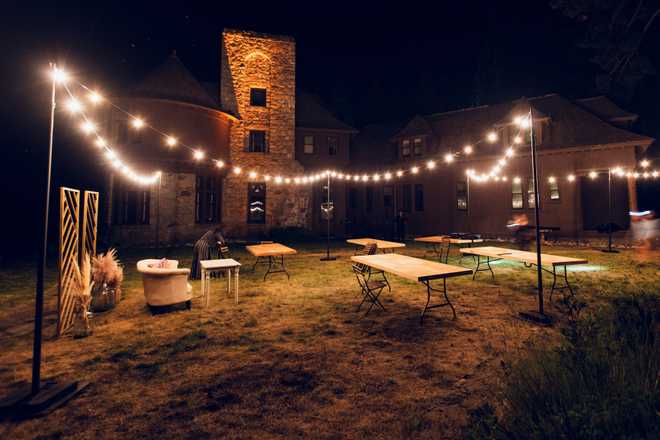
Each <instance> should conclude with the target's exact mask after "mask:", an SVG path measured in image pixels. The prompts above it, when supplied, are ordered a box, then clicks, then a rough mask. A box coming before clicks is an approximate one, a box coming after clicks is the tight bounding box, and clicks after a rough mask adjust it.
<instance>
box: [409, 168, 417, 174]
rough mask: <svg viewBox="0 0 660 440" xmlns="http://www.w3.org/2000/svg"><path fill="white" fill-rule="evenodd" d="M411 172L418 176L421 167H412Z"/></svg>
mask: <svg viewBox="0 0 660 440" xmlns="http://www.w3.org/2000/svg"><path fill="white" fill-rule="evenodd" d="M410 172H411V173H413V174H417V173H419V167H412V168H411V169H410Z"/></svg>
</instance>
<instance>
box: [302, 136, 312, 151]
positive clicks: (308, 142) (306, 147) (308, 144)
mask: <svg viewBox="0 0 660 440" xmlns="http://www.w3.org/2000/svg"><path fill="white" fill-rule="evenodd" d="M303 152H304V153H305V154H314V136H305V137H303Z"/></svg>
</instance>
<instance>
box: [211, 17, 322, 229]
mask: <svg viewBox="0 0 660 440" xmlns="http://www.w3.org/2000/svg"><path fill="white" fill-rule="evenodd" d="M220 72H221V74H220V101H221V105H222V108H223V110H225V111H227V112H229V113H232V114H233V115H235V116H236V117H238V121H237V122H235V123H234V124H233V125H232V127H231V130H230V135H229V138H230V141H229V159H230V162H231V165H232V166H239V167H240V168H241V170H242V172H241V174H238V175H237V174H235V173H233V172H232V171H231V170H228V174H227V178H226V179H225V181H224V184H223V210H222V212H223V216H222V217H223V223H224V226H225V229H227V230H228V231H230V233H231V234H234V235H238V236H246V235H252V236H257V235H260V234H264V233H267V232H268V231H269V230H271V229H272V228H281V227H287V226H298V227H304V228H308V227H309V222H310V218H311V217H310V212H309V203H310V194H311V193H310V190H309V188H307V187H305V186H291V185H278V184H276V183H275V182H273V181H272V180H271V181H269V182H265V181H264V179H263V176H264V175H265V174H268V175H270V176H276V175H282V176H285V175H286V176H296V175H301V174H302V173H303V168H302V166H301V165H300V163H299V162H297V161H296V159H295V105H296V46H295V41H294V40H293V38H291V37H286V36H275V35H266V34H258V33H254V32H246V31H236V30H227V29H226V30H224V31H223V34H222V44H221V66H220ZM253 136H258V141H254V140H253V138H252V137H253ZM264 138H265V139H264ZM264 141H265V142H264ZM255 143H256V144H257V145H260V147H258V148H256V150H257V151H254V150H255V148H253V147H252V145H254V144H255ZM264 144H265V147H263V146H262V145H264ZM263 150H265V151H263ZM251 171H255V172H256V173H258V177H257V178H256V179H251V178H250V176H249V173H250V172H251ZM255 183H261V184H263V185H264V186H263V188H265V199H266V203H265V206H266V209H265V210H266V212H265V220H264V221H263V222H254V221H251V220H250V217H249V216H248V203H249V201H248V197H249V195H248V193H249V192H250V189H251V188H252V189H253V188H254V184H255ZM251 184H252V185H251Z"/></svg>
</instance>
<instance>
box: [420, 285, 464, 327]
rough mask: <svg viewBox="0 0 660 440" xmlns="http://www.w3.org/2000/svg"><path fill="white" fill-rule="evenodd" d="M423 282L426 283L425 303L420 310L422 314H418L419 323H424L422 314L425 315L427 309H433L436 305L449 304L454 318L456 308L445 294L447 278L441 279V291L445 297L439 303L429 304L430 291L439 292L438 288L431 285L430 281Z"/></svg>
mask: <svg viewBox="0 0 660 440" xmlns="http://www.w3.org/2000/svg"><path fill="white" fill-rule="evenodd" d="M423 284H425V285H426V305H425V306H424V310H423V311H422V315H421V316H420V324H424V316H425V315H426V312H427V311H428V310H429V309H435V308H438V307H444V306H449V307H450V308H451V311H452V314H453V315H454V319H456V309H454V305H453V304H452V303H451V301H449V296H448V295H447V278H443V279H442V293H443V295H444V297H445V302H444V303H440V304H433V305H429V303H430V302H431V292H432V291H434V292H440V289H434V288H433V287H431V282H430V281H424V282H423Z"/></svg>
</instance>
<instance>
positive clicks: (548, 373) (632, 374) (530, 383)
mask: <svg viewBox="0 0 660 440" xmlns="http://www.w3.org/2000/svg"><path fill="white" fill-rule="evenodd" d="M659 329H660V298H658V296H654V295H640V296H636V297H626V298H617V299H615V300H613V301H611V302H610V303H608V304H607V305H605V306H603V307H601V308H599V310H597V311H595V312H593V313H590V314H588V315H587V316H583V317H581V318H579V319H576V320H572V321H569V324H568V325H566V326H565V328H563V329H562V333H563V336H564V337H563V341H562V343H561V344H560V346H559V347H557V348H553V349H543V348H542V347H541V346H537V347H536V348H535V349H533V351H531V352H530V353H529V354H527V355H526V356H524V357H523V358H522V359H519V360H517V361H515V362H513V363H511V364H505V367H504V370H505V371H504V373H505V374H504V380H503V384H502V389H501V390H500V392H501V394H500V396H499V397H500V398H501V406H499V411H497V410H496V409H495V405H494V404H488V405H484V406H481V407H480V408H478V409H477V410H476V411H473V412H472V414H471V423H470V424H469V426H468V427H467V428H466V437H467V438H474V439H658V438H660V334H659V333H660V332H659Z"/></svg>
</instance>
